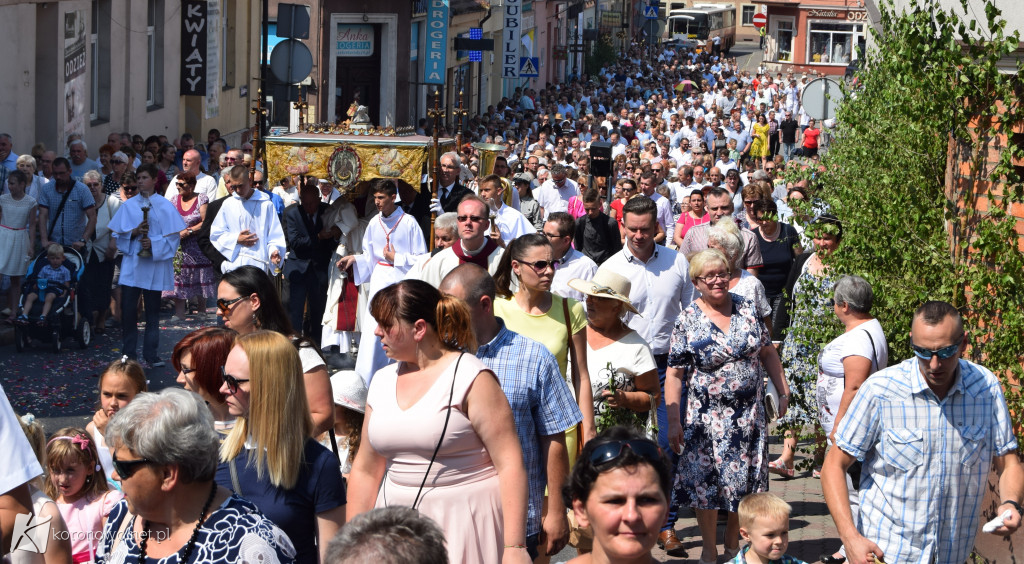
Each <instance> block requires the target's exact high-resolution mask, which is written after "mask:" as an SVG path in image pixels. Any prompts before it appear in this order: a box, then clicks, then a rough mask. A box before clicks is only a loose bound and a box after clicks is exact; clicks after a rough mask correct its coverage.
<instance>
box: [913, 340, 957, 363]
mask: <svg viewBox="0 0 1024 564" xmlns="http://www.w3.org/2000/svg"><path fill="white" fill-rule="evenodd" d="M963 342H964V338H963V336H962V335H961V336H960V338H959V339H957V340H956V342H955V343H953V344H952V345H949V346H948V347H942V348H941V349H935V350H932V349H926V348H924V347H919V346H917V345H915V344H914V342H913V341H911V342H910V348H911V349H913V350H914V355H915V356H916V357H917V358H920V359H921V360H931V359H932V357H933V356H937V357H939V360H947V359H950V358H953V357H954V356H955V355H956V353H957V352H959V350H960V345H962V344H963Z"/></svg>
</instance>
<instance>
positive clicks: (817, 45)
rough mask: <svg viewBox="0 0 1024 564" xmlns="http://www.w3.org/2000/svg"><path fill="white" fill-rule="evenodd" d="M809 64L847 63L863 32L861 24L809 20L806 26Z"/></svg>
mask: <svg viewBox="0 0 1024 564" xmlns="http://www.w3.org/2000/svg"><path fill="white" fill-rule="evenodd" d="M808 31H809V33H808V36H809V41H810V51H808V54H807V62H808V63H809V64H822V65H825V64H828V65H845V64H849V62H850V57H851V56H852V53H853V48H854V47H855V46H856V45H857V42H858V40H859V38H860V36H861V35H863V34H864V25H863V24H851V23H838V22H811V23H810V25H809V26H808Z"/></svg>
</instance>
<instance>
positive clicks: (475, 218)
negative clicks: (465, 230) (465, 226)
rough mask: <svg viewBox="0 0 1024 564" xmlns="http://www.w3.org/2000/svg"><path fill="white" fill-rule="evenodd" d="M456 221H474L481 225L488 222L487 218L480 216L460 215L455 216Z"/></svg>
mask: <svg viewBox="0 0 1024 564" xmlns="http://www.w3.org/2000/svg"><path fill="white" fill-rule="evenodd" d="M455 219H456V220H458V222H459V223H466V222H467V221H472V222H473V223H480V222H483V221H487V218H486V217H480V216H479V215H458V216H455Z"/></svg>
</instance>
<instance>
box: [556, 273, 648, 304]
mask: <svg viewBox="0 0 1024 564" xmlns="http://www.w3.org/2000/svg"><path fill="white" fill-rule="evenodd" d="M568 284H569V287H570V288H572V289H573V290H578V291H580V292H583V293H584V294H586V295H588V296H594V297H596V298H611V299H613V300H619V301H620V302H622V303H624V304H626V309H628V310H629V311H631V312H633V313H635V314H637V315H639V314H640V312H639V311H637V310H636V308H635V307H633V304H632V303H630V301H629V289H630V286H631V284H630V282H629V279H628V278H625V277H624V276H622V275H621V274H616V273H614V272H612V271H610V270H605V269H602V270H598V271H597V273H596V274H594V277H593V278H592V279H590V280H582V279H580V278H573V279H572V280H569V282H568Z"/></svg>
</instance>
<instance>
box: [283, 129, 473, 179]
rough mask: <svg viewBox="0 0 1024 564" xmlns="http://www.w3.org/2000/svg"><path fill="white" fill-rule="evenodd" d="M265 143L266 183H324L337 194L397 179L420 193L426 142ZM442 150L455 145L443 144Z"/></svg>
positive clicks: (300, 139) (319, 138)
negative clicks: (307, 179)
mask: <svg viewBox="0 0 1024 564" xmlns="http://www.w3.org/2000/svg"><path fill="white" fill-rule="evenodd" d="M300 135H301V134H298V135H296V136H295V137H291V136H280V137H270V138H267V168H268V170H269V173H270V177H271V178H281V177H282V176H286V175H291V176H298V175H305V176H312V177H315V178H324V179H327V180H328V181H329V182H331V183H332V184H334V185H335V186H337V187H338V190H339V191H340V192H342V193H346V192H347V191H349V190H352V189H354V188H355V186H356V185H357V184H358V183H360V182H365V181H369V180H375V179H378V178H391V179H395V180H401V181H403V182H405V183H406V184H408V185H409V186H411V187H412V188H413V189H415V190H417V191H418V190H419V189H420V179H421V174H422V170H423V164H424V163H425V162H426V160H427V154H428V148H429V147H430V146H431V145H432V140H431V139H430V138H429V137H422V136H414V137H412V136H411V137H402V138H398V139H401V141H398V139H396V138H389V137H383V136H382V137H376V136H342V135H337V136H335V135H331V136H327V135H315V136H313V135H310V136H300ZM441 145H442V150H450V149H451V148H453V147H454V142H453V141H452V140H450V139H445V140H443V141H442V143H441Z"/></svg>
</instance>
